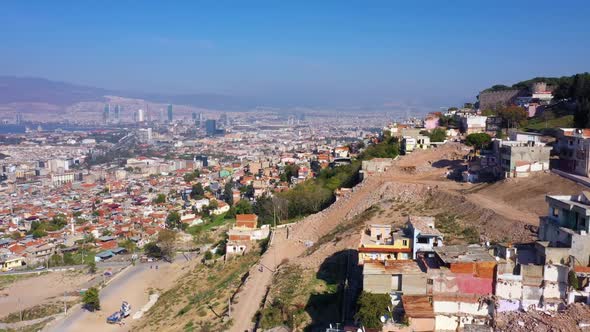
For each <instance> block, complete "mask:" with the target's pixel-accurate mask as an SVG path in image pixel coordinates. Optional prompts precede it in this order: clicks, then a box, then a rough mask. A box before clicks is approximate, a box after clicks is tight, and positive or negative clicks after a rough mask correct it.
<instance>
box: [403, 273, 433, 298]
mask: <svg viewBox="0 0 590 332" xmlns="http://www.w3.org/2000/svg"><path fill="white" fill-rule="evenodd" d="M426 279H428V277H427V275H426V273H420V274H418V275H416V274H404V275H402V292H403V293H404V295H423V294H426Z"/></svg>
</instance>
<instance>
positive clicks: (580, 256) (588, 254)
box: [570, 234, 590, 266]
mask: <svg viewBox="0 0 590 332" xmlns="http://www.w3.org/2000/svg"><path fill="white" fill-rule="evenodd" d="M570 253H571V255H572V256H574V257H576V259H577V261H578V262H579V264H580V265H583V266H588V265H589V264H590V235H580V234H574V235H573V237H572V248H571V250H570Z"/></svg>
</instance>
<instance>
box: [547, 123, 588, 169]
mask: <svg viewBox="0 0 590 332" xmlns="http://www.w3.org/2000/svg"><path fill="white" fill-rule="evenodd" d="M554 152H555V153H556V154H558V155H559V168H560V169H561V170H563V171H566V172H569V173H574V174H578V175H582V176H586V177H588V176H590V129H573V128H561V129H559V131H558V133H557V142H556V144H555V146H554Z"/></svg>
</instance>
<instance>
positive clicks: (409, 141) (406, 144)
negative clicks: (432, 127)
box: [400, 136, 417, 154]
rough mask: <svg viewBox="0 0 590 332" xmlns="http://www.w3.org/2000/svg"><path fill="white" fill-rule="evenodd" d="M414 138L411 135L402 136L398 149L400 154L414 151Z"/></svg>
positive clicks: (415, 142)
mask: <svg viewBox="0 0 590 332" xmlns="http://www.w3.org/2000/svg"><path fill="white" fill-rule="evenodd" d="M416 144H417V141H416V138H414V137H411V136H404V137H403V138H402V142H401V146H400V150H401V153H402V154H408V153H410V152H412V151H414V149H415V148H416Z"/></svg>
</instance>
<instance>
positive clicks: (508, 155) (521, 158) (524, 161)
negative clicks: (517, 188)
mask: <svg viewBox="0 0 590 332" xmlns="http://www.w3.org/2000/svg"><path fill="white" fill-rule="evenodd" d="M498 143H499V144H500V146H499V156H500V165H501V166H502V170H503V174H504V177H506V178H511V177H526V176H529V175H530V174H531V173H532V172H540V171H548V170H549V155H550V153H551V147H549V146H545V144H543V143H537V142H535V141H527V142H522V141H501V142H498V141H494V144H498Z"/></svg>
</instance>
